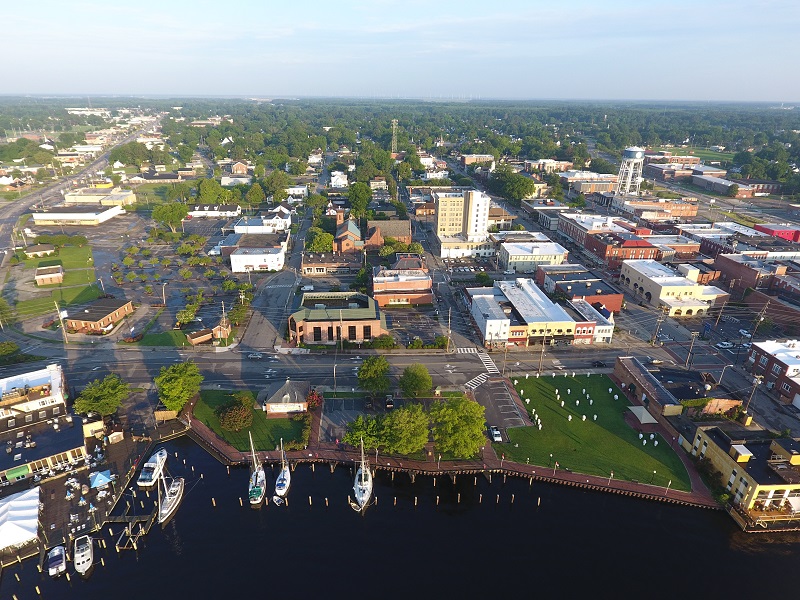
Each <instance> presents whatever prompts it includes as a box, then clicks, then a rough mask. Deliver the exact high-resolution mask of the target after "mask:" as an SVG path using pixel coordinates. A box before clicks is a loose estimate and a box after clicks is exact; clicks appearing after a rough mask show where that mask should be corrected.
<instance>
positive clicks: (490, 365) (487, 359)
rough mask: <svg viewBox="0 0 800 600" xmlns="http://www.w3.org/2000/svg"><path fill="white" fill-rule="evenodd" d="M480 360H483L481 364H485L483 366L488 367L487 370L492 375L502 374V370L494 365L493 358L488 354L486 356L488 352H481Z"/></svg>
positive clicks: (479, 354)
mask: <svg viewBox="0 0 800 600" xmlns="http://www.w3.org/2000/svg"><path fill="white" fill-rule="evenodd" d="M478 358H480V359H481V362H482V363H483V366H484V367H486V370H487V371H488V372H489V373H491V374H493V375H497V374H498V373H500V369H498V368H497V365H496V364H494V361H493V360H492V357H491V356H489V355H488V354H486V352H479V353H478Z"/></svg>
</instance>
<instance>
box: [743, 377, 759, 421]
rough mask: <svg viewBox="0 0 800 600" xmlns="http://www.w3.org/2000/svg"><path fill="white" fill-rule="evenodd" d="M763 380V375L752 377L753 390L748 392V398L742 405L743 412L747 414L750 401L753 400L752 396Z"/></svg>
mask: <svg viewBox="0 0 800 600" xmlns="http://www.w3.org/2000/svg"><path fill="white" fill-rule="evenodd" d="M763 379H764V376H763V375H756V376H755V377H753V389H752V390H750V397H749V398H748V399H747V402H746V403H745V405H744V412H745V413H746V412H747V409H748V408H750V401H751V400H752V399H753V396H754V395H755V393H756V388H757V387H758V386H759V385H761V381H762V380H763Z"/></svg>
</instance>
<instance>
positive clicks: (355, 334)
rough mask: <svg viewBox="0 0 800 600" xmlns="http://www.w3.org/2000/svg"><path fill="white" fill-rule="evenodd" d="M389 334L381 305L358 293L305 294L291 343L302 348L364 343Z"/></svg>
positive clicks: (294, 320)
mask: <svg viewBox="0 0 800 600" xmlns="http://www.w3.org/2000/svg"><path fill="white" fill-rule="evenodd" d="M386 332H387V330H386V317H385V316H384V314H383V312H381V310H380V307H379V306H378V304H377V302H375V300H373V299H372V298H370V297H369V296H367V295H366V294H359V293H357V292H311V293H305V294H303V297H302V298H301V300H300V309H299V310H297V311H296V312H294V313H292V315H291V316H290V317H289V341H290V342H293V343H298V344H299V343H305V344H324V345H328V346H334V345H336V344H338V343H340V342H342V341H344V340H346V341H348V342H349V343H363V342H368V341H370V340H372V339H373V338H375V337H378V336H380V335H383V334H385V333H386Z"/></svg>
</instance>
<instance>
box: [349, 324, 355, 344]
mask: <svg viewBox="0 0 800 600" xmlns="http://www.w3.org/2000/svg"><path fill="white" fill-rule="evenodd" d="M347 339H349V340H351V341H352V340H355V339H356V326H355V325H348V326H347Z"/></svg>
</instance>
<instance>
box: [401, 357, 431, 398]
mask: <svg viewBox="0 0 800 600" xmlns="http://www.w3.org/2000/svg"><path fill="white" fill-rule="evenodd" d="M398 385H399V386H400V389H401V390H403V395H404V396H419V395H421V394H424V393H426V392H430V391H431V388H432V387H433V380H432V379H431V374H430V373H429V372H428V368H427V367H426V366H425V365H423V364H420V363H414V364H411V365H408V366H407V367H406V368H405V370H404V371H403V374H402V375H401V376H400V381H399V382H398Z"/></svg>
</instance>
